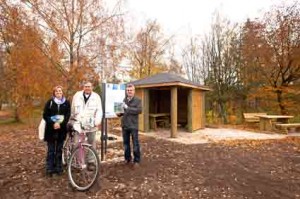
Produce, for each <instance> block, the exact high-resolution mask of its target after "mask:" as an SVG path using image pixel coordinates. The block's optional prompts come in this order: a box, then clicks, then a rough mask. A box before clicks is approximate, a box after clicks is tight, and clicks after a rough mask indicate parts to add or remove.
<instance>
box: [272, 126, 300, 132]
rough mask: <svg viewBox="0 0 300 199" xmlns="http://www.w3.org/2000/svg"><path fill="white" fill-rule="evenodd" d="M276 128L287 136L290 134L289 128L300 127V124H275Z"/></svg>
mask: <svg viewBox="0 0 300 199" xmlns="http://www.w3.org/2000/svg"><path fill="white" fill-rule="evenodd" d="M275 126H276V128H278V129H280V130H282V131H283V132H284V133H285V134H288V132H289V130H288V129H289V128H297V127H300V123H288V124H280V123H279V124H275Z"/></svg>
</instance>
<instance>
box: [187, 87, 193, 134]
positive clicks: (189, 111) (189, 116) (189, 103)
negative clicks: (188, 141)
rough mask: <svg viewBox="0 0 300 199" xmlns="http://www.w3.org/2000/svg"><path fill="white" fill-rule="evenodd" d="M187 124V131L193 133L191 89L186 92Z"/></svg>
mask: <svg viewBox="0 0 300 199" xmlns="http://www.w3.org/2000/svg"><path fill="white" fill-rule="evenodd" d="M187 122H188V123H187V124H188V129H187V130H188V131H189V132H193V89H190V90H189V91H188V100H187Z"/></svg>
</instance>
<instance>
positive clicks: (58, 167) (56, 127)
mask: <svg viewBox="0 0 300 199" xmlns="http://www.w3.org/2000/svg"><path fill="white" fill-rule="evenodd" d="M70 112H71V109H70V102H69V101H68V100H67V99H66V98H65V97H64V96H63V89H62V87H61V86H56V87H54V88H53V96H52V98H51V99H49V100H48V101H47V102H46V104H45V108H44V113H43V118H44V120H45V121H46V129H45V138H44V140H45V141H46V142H47V145H48V151H47V159H46V174H47V175H49V176H52V174H53V173H57V174H58V175H61V174H62V172H63V169H62V148H63V143H64V140H65V139H66V133H67V123H68V121H69V118H70Z"/></svg>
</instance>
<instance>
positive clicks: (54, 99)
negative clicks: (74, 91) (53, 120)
mask: <svg viewBox="0 0 300 199" xmlns="http://www.w3.org/2000/svg"><path fill="white" fill-rule="evenodd" d="M53 101H54V102H55V103H56V104H57V105H61V104H63V103H65V101H66V98H65V97H62V98H61V99H58V98H56V97H53Z"/></svg>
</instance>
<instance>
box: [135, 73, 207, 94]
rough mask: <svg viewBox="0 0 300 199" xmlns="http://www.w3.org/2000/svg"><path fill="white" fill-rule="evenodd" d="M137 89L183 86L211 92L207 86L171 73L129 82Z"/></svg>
mask: <svg viewBox="0 0 300 199" xmlns="http://www.w3.org/2000/svg"><path fill="white" fill-rule="evenodd" d="M130 83H132V84H134V85H135V86H136V87H137V88H138V87H161V86H174V85H175V86H185V87H193V88H197V89H201V90H207V91H208V90H211V89H210V88H208V87H207V86H203V85H200V84H198V83H194V82H192V81H190V80H187V79H185V78H183V77H180V76H178V75H175V74H172V73H159V74H156V75H153V76H150V77H146V78H143V79H139V80H136V81H132V82H130Z"/></svg>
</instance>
